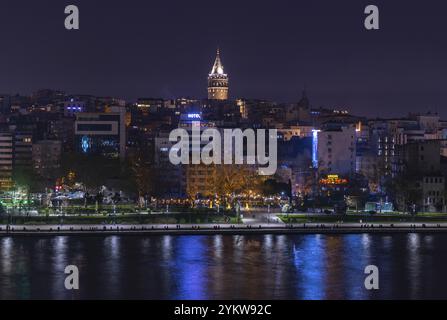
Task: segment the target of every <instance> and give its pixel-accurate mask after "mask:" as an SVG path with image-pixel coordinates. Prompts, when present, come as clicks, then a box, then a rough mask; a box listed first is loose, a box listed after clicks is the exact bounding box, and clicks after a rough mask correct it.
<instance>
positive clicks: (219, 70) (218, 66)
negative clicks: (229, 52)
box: [210, 49, 225, 75]
mask: <svg viewBox="0 0 447 320" xmlns="http://www.w3.org/2000/svg"><path fill="white" fill-rule="evenodd" d="M210 74H221V75H224V74H225V73H224V67H223V65H222V61H221V60H220V50H219V49H217V55H216V61H215V62H214V65H213V69H211V73H210Z"/></svg>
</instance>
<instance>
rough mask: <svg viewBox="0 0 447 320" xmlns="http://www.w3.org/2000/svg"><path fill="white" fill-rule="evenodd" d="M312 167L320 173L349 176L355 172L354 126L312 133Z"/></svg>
mask: <svg viewBox="0 0 447 320" xmlns="http://www.w3.org/2000/svg"><path fill="white" fill-rule="evenodd" d="M313 150H314V151H313V156H312V158H313V161H314V167H318V169H319V171H320V172H325V173H327V174H338V175H342V176H346V175H351V174H353V173H354V172H355V154H356V144H355V126H352V125H346V126H340V127H338V128H336V127H333V128H331V127H329V128H326V129H324V130H321V131H320V130H318V131H314V135H313Z"/></svg>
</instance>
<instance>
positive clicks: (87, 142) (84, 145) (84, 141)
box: [81, 136, 90, 153]
mask: <svg viewBox="0 0 447 320" xmlns="http://www.w3.org/2000/svg"><path fill="white" fill-rule="evenodd" d="M81 148H82V151H83V152H84V153H87V152H88V151H89V150H90V139H89V138H88V137H87V136H83V137H82V139H81Z"/></svg>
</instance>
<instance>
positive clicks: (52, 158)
mask: <svg viewBox="0 0 447 320" xmlns="http://www.w3.org/2000/svg"><path fill="white" fill-rule="evenodd" d="M61 154H62V143H61V141H58V140H41V141H37V142H36V143H34V144H33V164H34V170H35V172H36V173H37V174H38V175H39V176H41V177H43V178H47V179H49V178H52V177H54V176H55V175H56V174H57V171H56V170H57V169H59V168H60V161H61Z"/></svg>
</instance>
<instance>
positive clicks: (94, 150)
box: [75, 107, 126, 159]
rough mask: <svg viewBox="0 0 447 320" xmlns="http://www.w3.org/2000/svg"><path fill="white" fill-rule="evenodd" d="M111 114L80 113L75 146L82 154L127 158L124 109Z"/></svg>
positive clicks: (116, 109) (117, 108)
mask: <svg viewBox="0 0 447 320" xmlns="http://www.w3.org/2000/svg"><path fill="white" fill-rule="evenodd" d="M115 111H118V112H111V113H79V114H77V115H76V121H75V137H76V138H75V146H76V150H77V151H78V152H79V153H82V154H86V155H88V154H98V155H103V156H106V157H108V158H120V159H124V157H125V144H126V128H125V122H124V118H125V111H124V108H119V107H116V108H115Z"/></svg>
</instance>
